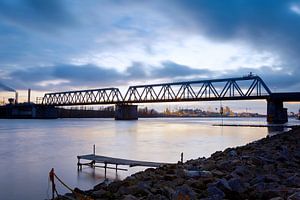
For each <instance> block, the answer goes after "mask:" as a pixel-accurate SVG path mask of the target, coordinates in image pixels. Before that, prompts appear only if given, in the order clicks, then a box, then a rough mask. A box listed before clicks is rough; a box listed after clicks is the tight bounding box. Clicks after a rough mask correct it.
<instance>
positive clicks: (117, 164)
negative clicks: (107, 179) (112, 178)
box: [116, 164, 118, 174]
mask: <svg viewBox="0 0 300 200" xmlns="http://www.w3.org/2000/svg"><path fill="white" fill-rule="evenodd" d="M117 173H118V164H116V174H117Z"/></svg>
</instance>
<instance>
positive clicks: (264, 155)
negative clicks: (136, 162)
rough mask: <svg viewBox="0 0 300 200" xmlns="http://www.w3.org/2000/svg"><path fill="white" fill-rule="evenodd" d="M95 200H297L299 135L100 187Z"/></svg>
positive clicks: (299, 132)
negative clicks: (224, 199)
mask: <svg viewBox="0 0 300 200" xmlns="http://www.w3.org/2000/svg"><path fill="white" fill-rule="evenodd" d="M84 194H86V195H88V196H91V197H93V198H94V199H127V200H129V199H223V198H226V199H272V198H273V199H274V200H275V199H277V200H279V199H300V129H299V128H298V129H294V130H291V131H289V132H286V133H282V134H278V135H275V136H272V137H266V138H264V139H261V140H259V141H256V142H252V143H249V144H247V145H245V146H241V147H237V148H228V149H226V150H225V151H223V152H221V151H219V152H215V153H214V154H212V155H211V157H209V158H198V159H195V160H189V161H187V162H186V163H184V164H181V163H178V164H174V165H166V166H163V167H160V168H157V169H147V170H145V171H144V172H139V173H136V174H134V175H132V176H130V177H128V178H126V179H125V180H123V181H116V182H113V183H110V184H106V183H101V184H99V185H97V186H95V187H94V188H93V189H92V190H89V191H85V192H84ZM66 196H68V197H71V196H72V195H70V194H69V195H66Z"/></svg>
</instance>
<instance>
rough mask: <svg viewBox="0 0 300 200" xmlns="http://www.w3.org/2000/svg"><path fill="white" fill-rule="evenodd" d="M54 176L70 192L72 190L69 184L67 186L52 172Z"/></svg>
mask: <svg viewBox="0 0 300 200" xmlns="http://www.w3.org/2000/svg"><path fill="white" fill-rule="evenodd" d="M54 177H55V178H56V179H57V180H58V181H59V182H60V183H61V184H62V185H63V186H65V187H66V188H67V189H68V190H70V191H71V192H74V190H72V189H71V188H70V187H69V186H67V184H65V183H64V182H63V181H62V180H61V179H60V178H58V176H56V174H54Z"/></svg>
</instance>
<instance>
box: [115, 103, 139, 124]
mask: <svg viewBox="0 0 300 200" xmlns="http://www.w3.org/2000/svg"><path fill="white" fill-rule="evenodd" d="M137 107H138V106H137V105H128V104H117V105H116V111H115V120H137V119H138V109H137Z"/></svg>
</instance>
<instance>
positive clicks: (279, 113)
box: [267, 99, 288, 124]
mask: <svg viewBox="0 0 300 200" xmlns="http://www.w3.org/2000/svg"><path fill="white" fill-rule="evenodd" d="M267 103H268V105H267V122H268V123H270V124H284V123H286V122H288V115H287V108H284V107H283V101H280V100H272V99H269V100H267Z"/></svg>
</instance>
